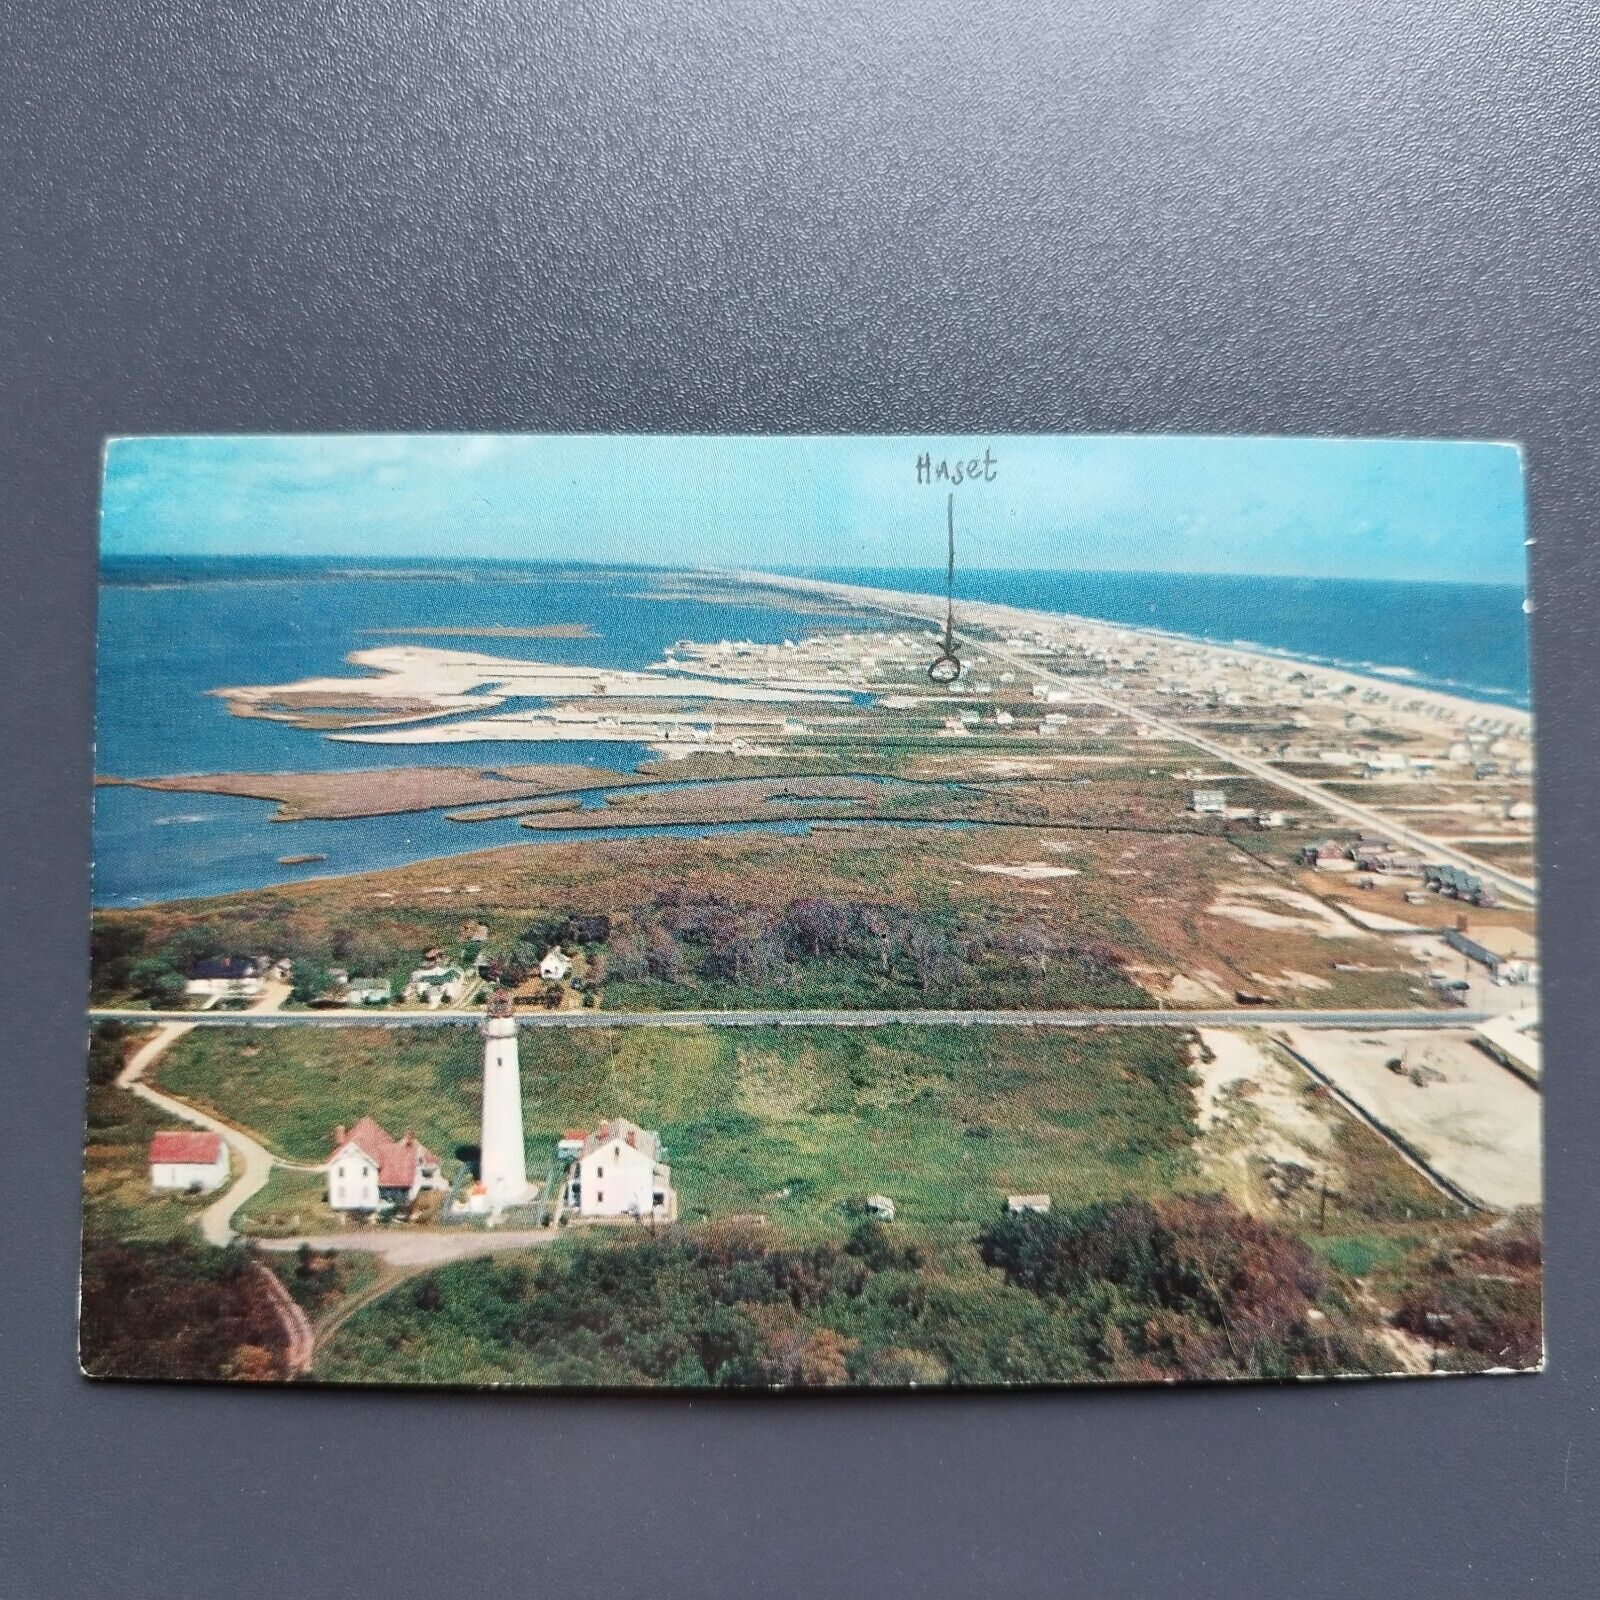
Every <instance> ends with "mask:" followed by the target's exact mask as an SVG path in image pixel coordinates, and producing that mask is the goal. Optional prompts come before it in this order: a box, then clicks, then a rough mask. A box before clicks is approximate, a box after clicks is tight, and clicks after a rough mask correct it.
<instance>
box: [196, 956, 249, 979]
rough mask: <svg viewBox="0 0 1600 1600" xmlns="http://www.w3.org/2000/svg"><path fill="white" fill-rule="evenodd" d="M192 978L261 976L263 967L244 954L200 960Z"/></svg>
mask: <svg viewBox="0 0 1600 1600" xmlns="http://www.w3.org/2000/svg"><path fill="white" fill-rule="evenodd" d="M189 976H190V977H191V978H259V977H260V976H261V969H260V968H259V967H258V966H257V965H256V964H255V962H253V961H248V960H246V959H245V957H243V956H226V957H224V958H222V959H221V960H218V961H198V962H196V963H195V965H194V967H193V969H192V970H191V971H190V973H189Z"/></svg>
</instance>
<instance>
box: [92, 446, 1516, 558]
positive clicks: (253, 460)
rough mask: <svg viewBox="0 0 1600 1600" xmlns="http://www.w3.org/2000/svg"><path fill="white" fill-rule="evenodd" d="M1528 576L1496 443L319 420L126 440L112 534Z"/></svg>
mask: <svg viewBox="0 0 1600 1600" xmlns="http://www.w3.org/2000/svg"><path fill="white" fill-rule="evenodd" d="M985 449H987V450H988V451H990V452H991V453H992V454H993V456H994V457H995V459H996V462H997V465H996V468H995V479H994V481H993V482H992V483H965V484H963V485H962V486H961V487H960V488H958V489H957V490H956V491H955V493H956V511H957V519H958V521H957V529H958V538H959V540H960V549H959V558H960V560H961V561H962V562H963V564H965V565H966V566H968V567H972V568H980V567H1014V568H1016V567H1020V568H1046V569H1062V570H1082V569H1120V570H1127V571H1156V572H1244V573H1264V574H1265V573H1270V574H1283V575H1303V576H1312V577H1366V578H1420V579H1434V580H1445V581H1466V582H1500V583H1521V582H1522V581H1523V578H1524V571H1525V561H1524V549H1523V539H1524V511H1523V495H1522V469H1521V461H1520V457H1519V455H1518V452H1517V451H1516V450H1515V449H1514V448H1513V447H1511V446H1508V445H1498V444H1478V443H1456V442H1438V443H1434V442H1424V441H1411V440H1323V439H1226V438H1199V437H1192V436H1186V435H1166V436H1144V437H1138V436H1131V435H1127V436H1119V435H1059V436H1052V435H1026V436H1007V435H1004V434H994V435H969V436H963V437H940V436H937V435H930V436H927V437H921V436H912V435H908V436H881V435H868V436H854V437H837V438H835V437H809V436H805V437H793V436H791V437H762V436H750V435H741V436H720V437H719V436H698V435H696V436H682V435H679V436H672V435H605V434H572V435H561V434H543V435H541V434H506V435H473V434H459V435H452V434H412V435H406V434H324V435H305V436H292V435H276V436H269V435H261V436H249V435H241V436H233V437H220V436H218V437H186V438H149V439H140V438H132V439H116V440H113V441H111V443H110V444H109V445H108V446H107V450H106V476H105V492H104V498H103V504H102V517H101V547H102V551H103V553H104V554H106V555H115V556H129V555H156V554H181V555H189V556H200V555H252V556H270V555H307V556H314V555H331V556H340V557H367V558H378V557H384V558H389V557H402V558H417V559H425V560H449V559H452V558H500V559H517V560H564V561H600V562H637V563H643V564H647V565H661V566H749V567H802V566H882V567H920V568H927V567H933V566H938V565H940V564H941V563H942V561H943V558H944V499H945V494H946V492H947V490H946V487H945V486H944V485H942V484H935V485H927V484H919V483H918V481H917V471H916V463H917V459H918V457H919V456H920V455H921V454H922V453H923V452H924V451H927V452H929V453H930V455H931V456H932V457H933V458H934V459H935V460H937V459H940V458H948V459H952V460H954V459H959V458H971V457H973V456H981V455H982V453H983V452H984V451H985Z"/></svg>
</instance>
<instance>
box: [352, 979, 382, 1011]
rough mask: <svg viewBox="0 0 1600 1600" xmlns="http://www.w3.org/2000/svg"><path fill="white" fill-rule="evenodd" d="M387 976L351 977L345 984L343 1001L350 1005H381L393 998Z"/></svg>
mask: <svg viewBox="0 0 1600 1600" xmlns="http://www.w3.org/2000/svg"><path fill="white" fill-rule="evenodd" d="M393 997H394V994H393V989H392V987H391V985H390V983H389V980H388V979H387V978H351V979H350V980H349V981H348V982H347V983H346V985H345V991H344V1001H345V1004H346V1005H350V1006H382V1005H387V1004H388V1003H389V1001H390V1000H391V999H393Z"/></svg>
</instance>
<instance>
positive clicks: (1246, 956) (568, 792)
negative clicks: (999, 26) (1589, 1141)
mask: <svg viewBox="0 0 1600 1600" xmlns="http://www.w3.org/2000/svg"><path fill="white" fill-rule="evenodd" d="M1526 536H1527V535H1526V526H1525V510H1524V494H1523V473H1522V461H1521V456H1520V453H1519V452H1518V450H1517V449H1516V448H1515V447H1513V446H1509V445H1504V444H1493V443H1475V442H1451V441H1417V440H1335V439H1287V438H1206V437H1193V436H1115V435H1106V436H1075V435H1060V436H1050V435H1027V436H1010V435H1005V434H997V435H990V436H979V435H973V436H959V437H950V436H944V437H941V436H928V437H919V436H884V435H852V436H714V435H705V436H698V435H696V436H688V435H601V434H574V435H560V434H544V435H541V434H528V435H503V436H502V435H316V436H313V435H308V436H289V435H274V436H230V437H220V436H194V437H150V438H120V439H113V440H111V441H110V442H109V443H108V444H107V446H106V454H105V465H104V483H103V490H102V505H101V554H100V584H99V614H98V641H99V642H98V665H97V684H98V687H97V702H96V744H95V771H96V779H95V784H96V787H95V800H94V875H93V901H94V904H93V914H92V932H91V946H90V960H91V966H90V972H89V976H88V1038H89V1045H88V1072H87V1090H86V1131H85V1143H84V1187H83V1196H84V1214H83V1254H82V1286H81V1311H80V1320H79V1350H78V1359H79V1362H80V1364H81V1366H82V1369H83V1371H84V1372H85V1373H86V1374H88V1375H89V1376H91V1377H97V1378H121V1379H163V1380H202V1381H213V1382H214V1381H237V1382H266V1383H296V1384H300V1385H306V1384H313V1385H315V1384H326V1385H348V1384H381V1385H388V1386H404V1385H423V1386H461V1387H480V1386H500V1387H510V1388H530V1389H540V1388H543V1389H567V1390H583V1389H606V1390H630V1389H664V1390H695V1389H711V1388H721V1389H732V1390H745V1391H772V1390H779V1391H788V1390H809V1389H824V1388H825V1389H840V1388H845V1389H848V1388H861V1389H876V1390H883V1389H890V1390H906V1389H913V1388H915V1389H943V1388H1000V1387H1018V1388H1028V1387H1040V1386H1061V1385H1079V1384H1106V1383H1110V1384H1145V1383H1162V1384H1170V1383H1183V1382H1218V1381H1229V1380H1279V1379H1304V1378H1332V1377H1377V1376H1391V1375H1393V1376H1400V1375H1428V1374H1446V1373H1449V1374H1465V1373H1512V1372H1523V1371H1529V1370H1536V1369H1538V1368H1539V1367H1541V1366H1542V1364H1543V1361H1544V1339H1543V1322H1542V1246H1541V1224H1540V1203H1541V1142H1542V1131H1541V1110H1540V1094H1541V1071H1542V1068H1541V1052H1540V1042H1539V1041H1540V1026H1539V1024H1540V1012H1539V948H1538V938H1537V930H1536V898H1537V882H1536V867H1535V847H1534V827H1535V812H1534V746H1533V723H1532V715H1531V711H1530V704H1529V674H1528V653H1527V622H1528V610H1529V603H1528V600H1527V595H1526V579H1525V570H1526V562H1525V541H1526Z"/></svg>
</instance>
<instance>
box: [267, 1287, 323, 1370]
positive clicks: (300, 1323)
mask: <svg viewBox="0 0 1600 1600" xmlns="http://www.w3.org/2000/svg"><path fill="white" fill-rule="evenodd" d="M255 1271H256V1272H257V1273H258V1274H259V1275H260V1277H261V1283H262V1287H263V1288H264V1289H265V1290H266V1291H267V1298H268V1299H269V1300H270V1301H271V1302H272V1309H273V1310H274V1311H275V1312H276V1313H277V1316H278V1322H279V1324H280V1325H281V1326H282V1328H283V1364H284V1376H285V1377H286V1378H289V1379H294V1378H299V1377H303V1376H304V1375H305V1374H306V1373H308V1372H309V1371H310V1370H311V1358H312V1356H313V1354H314V1353H315V1351H316V1337H315V1335H314V1334H313V1333H312V1331H311V1323H310V1321H309V1319H308V1318H307V1316H306V1314H305V1312H304V1311H303V1310H302V1309H301V1307H300V1305H299V1303H298V1302H297V1301H296V1300H295V1298H294V1296H293V1295H291V1294H290V1293H289V1291H288V1290H287V1289H285V1288H284V1286H283V1285H282V1284H281V1283H280V1282H279V1281H278V1276H277V1274H276V1273H275V1272H273V1271H272V1270H271V1268H270V1267H264V1266H263V1265H262V1264H261V1263H260V1262H259V1261H258V1262H256V1264H255Z"/></svg>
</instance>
